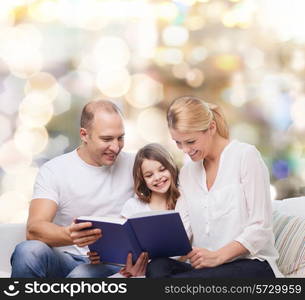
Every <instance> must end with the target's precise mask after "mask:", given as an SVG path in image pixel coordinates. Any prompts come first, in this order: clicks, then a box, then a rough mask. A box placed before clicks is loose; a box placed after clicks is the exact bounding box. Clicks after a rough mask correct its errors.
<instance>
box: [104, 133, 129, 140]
mask: <svg viewBox="0 0 305 300" xmlns="http://www.w3.org/2000/svg"><path fill="white" fill-rule="evenodd" d="M122 136H125V133H123V134H121V135H120V136H119V137H122ZM99 137H100V138H103V139H113V138H115V137H114V136H113V135H100V136H99Z"/></svg>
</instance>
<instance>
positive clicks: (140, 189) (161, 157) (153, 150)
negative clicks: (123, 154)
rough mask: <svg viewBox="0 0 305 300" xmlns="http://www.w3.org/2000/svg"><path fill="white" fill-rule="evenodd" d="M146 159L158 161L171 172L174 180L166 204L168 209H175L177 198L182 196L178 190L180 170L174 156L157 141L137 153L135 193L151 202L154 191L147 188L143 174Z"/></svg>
mask: <svg viewBox="0 0 305 300" xmlns="http://www.w3.org/2000/svg"><path fill="white" fill-rule="evenodd" d="M144 159H149V160H155V161H158V162H159V163H160V164H161V165H162V166H163V167H164V168H165V169H167V170H168V171H169V172H170V174H171V177H172V180H171V185H170V187H169V189H168V191H167V195H166V196H167V197H166V202H167V203H166V204H167V209H174V208H175V205H176V202H177V199H178V198H179V196H180V192H179V190H178V176H179V170H178V167H177V166H176V164H175V163H174V160H173V158H172V156H171V155H170V153H169V152H168V151H167V150H166V149H165V148H164V147H163V146H161V145H160V144H157V143H151V144H148V145H146V146H144V147H143V148H141V149H140V150H139V151H138V153H137V155H136V158H135V162H134V165H133V179H134V189H135V193H136V195H137V196H138V198H139V199H140V201H142V202H144V203H150V198H151V194H152V192H151V190H149V189H148V188H147V186H146V182H145V180H144V177H143V174H142V163H143V161H144Z"/></svg>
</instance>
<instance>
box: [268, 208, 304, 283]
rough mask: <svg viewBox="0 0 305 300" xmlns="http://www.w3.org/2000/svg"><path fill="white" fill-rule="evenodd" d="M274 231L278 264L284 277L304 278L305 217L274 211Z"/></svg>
mask: <svg viewBox="0 0 305 300" xmlns="http://www.w3.org/2000/svg"><path fill="white" fill-rule="evenodd" d="M273 231H274V235H275V247H276V248H277V250H278V251H279V258H278V261H277V264H278V267H279V269H280V271H281V272H282V273H283V274H284V276H289V277H293V276H294V275H295V277H302V276H301V275H302V272H304V270H305V235H304V232H305V217H302V216H288V215H284V214H282V213H280V212H279V211H274V212H273ZM304 275H305V274H303V276H304Z"/></svg>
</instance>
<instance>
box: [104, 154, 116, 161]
mask: <svg viewBox="0 0 305 300" xmlns="http://www.w3.org/2000/svg"><path fill="white" fill-rule="evenodd" d="M104 155H105V156H106V157H107V158H108V159H110V160H114V159H115V158H116V157H117V154H113V153H111V154H110V153H104Z"/></svg>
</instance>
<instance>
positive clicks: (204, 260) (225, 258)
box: [187, 241, 249, 269]
mask: <svg viewBox="0 0 305 300" xmlns="http://www.w3.org/2000/svg"><path fill="white" fill-rule="evenodd" d="M247 253H249V251H248V250H247V249H246V248H245V247H244V246H243V245H242V244H240V243H239V242H236V241H233V242H231V243H229V244H227V245H226V246H224V247H222V248H220V249H218V250H216V251H210V250H208V249H205V248H195V247H194V248H193V250H192V251H191V252H190V253H189V254H188V255H187V258H188V259H189V260H190V262H191V264H192V266H193V267H194V268H195V269H201V268H205V267H216V266H219V265H222V264H224V263H226V262H229V261H231V260H232V259H234V258H236V257H238V256H242V255H245V254H247Z"/></svg>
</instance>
